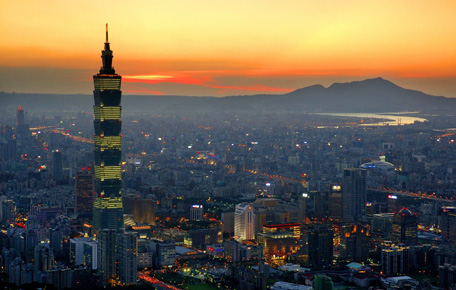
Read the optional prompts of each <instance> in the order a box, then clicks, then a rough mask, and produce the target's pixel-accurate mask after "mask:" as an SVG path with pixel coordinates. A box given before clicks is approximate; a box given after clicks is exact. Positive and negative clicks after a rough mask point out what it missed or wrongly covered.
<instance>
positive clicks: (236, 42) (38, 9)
mask: <svg viewBox="0 0 456 290" xmlns="http://www.w3.org/2000/svg"><path fill="white" fill-rule="evenodd" d="M109 3H110V5H106V4H107V3H106V2H104V1H77V2H69V1H35V2H29V1H2V3H1V4H0V26H1V27H2V39H3V41H2V44H1V45H0V55H2V57H1V58H0V75H1V76H2V78H1V79H0V85H1V88H0V90H2V91H16V92H48V93H90V92H91V76H92V74H93V72H94V71H96V70H97V69H98V67H99V66H100V65H101V60H100V58H99V52H100V51H101V49H102V48H103V42H104V40H105V35H104V34H105V31H104V30H105V23H106V22H108V23H109V41H110V42H111V47H112V50H113V51H114V60H113V63H114V66H115V68H116V70H117V71H118V72H119V73H121V74H122V75H123V76H124V77H123V80H124V83H125V86H124V88H123V90H124V92H125V93H126V94H149V93H153V92H155V93H160V94H180V95H201V96H203V95H204V96H206V95H215V96H223V95H227V94H229V95H232V94H254V93H285V92H290V91H292V90H295V89H299V88H302V87H305V86H307V85H312V84H316V83H321V84H323V85H325V86H326V85H330V84H331V83H333V82H341V81H351V80H360V79H365V78H370V77H378V76H381V77H384V78H386V79H389V80H392V81H394V82H395V83H397V84H398V85H401V86H405V87H409V88H413V89H418V90H422V91H425V92H427V93H430V94H435V95H444V96H447V97H456V38H455V37H454V35H456V18H455V17H454V11H456V2H455V1H451V0H443V1H422V0H419V1H392V0H386V1H361V0H349V1H329V0H323V1H302V0H295V1H286V2H280V1H264V0H262V1H260V0H254V1H204V0H196V1H146V0H144V1H140V0H138V1H133V2H128V3H127V2H126V1H116V0H113V1H110V2H109ZM13 12H14V13H13ZM37 72H40V76H39V77H38V78H39V81H38V80H36V79H34V78H36V77H37Z"/></svg>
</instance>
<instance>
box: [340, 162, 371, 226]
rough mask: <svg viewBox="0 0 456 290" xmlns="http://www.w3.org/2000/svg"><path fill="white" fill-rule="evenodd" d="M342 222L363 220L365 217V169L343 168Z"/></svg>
mask: <svg viewBox="0 0 456 290" xmlns="http://www.w3.org/2000/svg"><path fill="white" fill-rule="evenodd" d="M343 182H344V184H343V186H344V187H343V197H342V198H343V202H342V204H343V222H355V221H365V219H366V201H367V197H366V170H365V169H361V168H346V169H344V180H343Z"/></svg>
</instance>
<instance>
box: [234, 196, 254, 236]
mask: <svg viewBox="0 0 456 290" xmlns="http://www.w3.org/2000/svg"><path fill="white" fill-rule="evenodd" d="M254 228H255V226H254V219H253V207H252V205H250V204H247V203H240V204H237V205H236V207H235V211H234V237H235V238H236V239H237V240H240V241H243V240H253V239H255V231H254Z"/></svg>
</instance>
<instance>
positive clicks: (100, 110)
mask: <svg viewBox="0 0 456 290" xmlns="http://www.w3.org/2000/svg"><path fill="white" fill-rule="evenodd" d="M112 58H113V56H112V50H111V49H110V44H109V41H108V25H107V24H106V42H105V44H104V50H103V51H102V52H101V59H102V61H103V66H102V67H101V69H100V72H99V73H98V74H96V75H94V76H93V82H94V86H95V90H94V92H93V95H94V100H95V105H94V106H93V110H94V116H95V120H94V122H93V123H94V127H95V135H94V142H95V152H94V155H95V156H94V157H95V164H94V173H95V193H96V196H95V201H94V210H93V227H94V229H95V231H98V230H101V229H115V230H118V231H119V230H123V227H124V225H123V206H122V194H121V189H122V180H121V156H122V152H121V145H122V135H121V134H120V133H121V127H122V122H121V120H120V117H121V111H122V108H121V106H120V101H121V96H122V92H121V90H120V86H121V80H122V77H121V76H120V75H118V74H116V72H115V70H114V68H113V67H112Z"/></svg>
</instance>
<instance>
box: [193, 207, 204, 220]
mask: <svg viewBox="0 0 456 290" xmlns="http://www.w3.org/2000/svg"><path fill="white" fill-rule="evenodd" d="M203 214H204V208H203V206H202V205H200V204H194V205H191V206H190V220H191V221H201V220H203Z"/></svg>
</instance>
